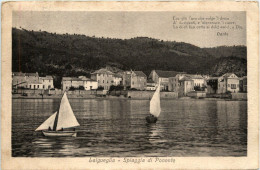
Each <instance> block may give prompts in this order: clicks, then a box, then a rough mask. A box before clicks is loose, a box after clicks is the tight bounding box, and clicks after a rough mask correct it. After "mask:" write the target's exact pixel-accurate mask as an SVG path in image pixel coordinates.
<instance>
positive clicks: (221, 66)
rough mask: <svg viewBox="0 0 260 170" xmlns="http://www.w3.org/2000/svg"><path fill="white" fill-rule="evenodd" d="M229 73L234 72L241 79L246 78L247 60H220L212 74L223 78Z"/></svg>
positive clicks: (226, 58) (224, 58)
mask: <svg viewBox="0 0 260 170" xmlns="http://www.w3.org/2000/svg"><path fill="white" fill-rule="evenodd" d="M228 72H233V73H235V74H236V75H237V76H239V77H241V76H246V73H247V60H246V59H243V58H239V57H234V56H231V57H223V58H219V59H218V60H217V62H216V65H215V66H214V67H213V69H212V74H213V75H215V76H221V75H223V74H225V73H228Z"/></svg>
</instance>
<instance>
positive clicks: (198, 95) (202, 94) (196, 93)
mask: <svg viewBox="0 0 260 170" xmlns="http://www.w3.org/2000/svg"><path fill="white" fill-rule="evenodd" d="M187 96H188V97H195V98H201V97H203V98H205V97H206V92H204V91H194V92H189V93H187Z"/></svg>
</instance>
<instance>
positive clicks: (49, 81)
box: [40, 76, 54, 89]
mask: <svg viewBox="0 0 260 170" xmlns="http://www.w3.org/2000/svg"><path fill="white" fill-rule="evenodd" d="M40 80H41V82H42V88H43V89H52V88H54V86H53V78H52V76H46V77H40Z"/></svg>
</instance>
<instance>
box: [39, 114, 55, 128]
mask: <svg viewBox="0 0 260 170" xmlns="http://www.w3.org/2000/svg"><path fill="white" fill-rule="evenodd" d="M56 115H57V112H55V113H54V114H52V115H51V116H50V117H49V118H48V119H47V120H45V122H43V123H42V124H41V125H40V126H39V127H38V128H37V129H36V130H35V131H39V130H47V129H49V127H51V128H52V127H53V124H54V120H55V117H56Z"/></svg>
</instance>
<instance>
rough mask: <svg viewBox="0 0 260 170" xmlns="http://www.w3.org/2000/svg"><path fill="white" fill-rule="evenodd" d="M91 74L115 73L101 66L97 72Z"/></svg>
mask: <svg viewBox="0 0 260 170" xmlns="http://www.w3.org/2000/svg"><path fill="white" fill-rule="evenodd" d="M91 74H114V73H113V72H111V71H109V70H108V69H106V68H101V69H99V70H96V71H95V72H93V73H91Z"/></svg>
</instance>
